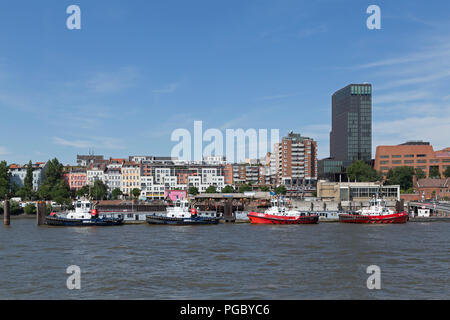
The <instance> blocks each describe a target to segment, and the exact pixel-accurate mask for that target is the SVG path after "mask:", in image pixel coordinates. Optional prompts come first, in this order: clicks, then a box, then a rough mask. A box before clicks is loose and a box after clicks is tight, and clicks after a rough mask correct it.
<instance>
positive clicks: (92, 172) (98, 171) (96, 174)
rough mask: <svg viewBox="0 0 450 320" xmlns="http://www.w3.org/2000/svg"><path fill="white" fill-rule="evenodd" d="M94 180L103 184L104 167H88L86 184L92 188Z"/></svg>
mask: <svg viewBox="0 0 450 320" xmlns="http://www.w3.org/2000/svg"><path fill="white" fill-rule="evenodd" d="M96 180H100V181H103V182H105V167H104V166H103V165H90V166H89V167H88V168H87V170H86V184H87V185H89V186H93V185H94V182H95V181H96Z"/></svg>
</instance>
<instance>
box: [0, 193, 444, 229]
mask: <svg viewBox="0 0 450 320" xmlns="http://www.w3.org/2000/svg"><path fill="white" fill-rule="evenodd" d="M275 198H280V197H276V196H275V197H274V196H273V195H271V194H270V192H253V193H251V192H247V193H234V194H220V193H211V194H206V193H205V194H199V195H196V196H191V197H188V198H187V199H186V202H187V203H189V204H190V206H191V207H192V208H195V209H196V210H197V211H198V214H199V215H200V216H204V217H217V218H220V222H221V223H248V222H249V219H248V216H247V215H248V213H250V212H263V211H265V210H267V209H268V208H270V206H271V199H275ZM283 199H285V201H286V204H287V206H288V207H289V208H292V209H293V210H298V211H299V212H303V213H308V214H317V215H319V221H320V222H338V221H339V214H341V213H346V212H355V211H357V210H361V209H363V208H365V207H368V206H369V205H370V199H369V198H358V199H357V200H352V201H335V200H330V199H327V200H323V199H317V198H315V199H295V198H292V199H289V198H285V197H283ZM91 202H92V208H95V209H96V210H97V211H98V212H99V213H100V214H101V215H105V216H108V217H115V218H123V223H124V224H143V223H146V219H147V216H149V215H160V214H163V213H165V212H166V211H167V208H170V207H172V206H173V205H174V204H173V202H171V201H162V200H161V201H154V202H151V203H149V202H146V201H140V200H137V199H134V200H97V201H95V200H94V201H91ZM42 204H44V205H47V206H51V202H47V203H46V202H42V201H41V202H38V203H36V206H38V207H39V205H42ZM2 207H5V201H3V202H2ZM6 207H7V208H8V209H7V211H8V212H7V214H6V215H5V213H4V212H2V216H3V218H4V221H5V225H9V224H10V219H11V217H12V219H27V218H29V219H39V217H37V216H36V215H37V214H38V213H37V214H25V213H23V214H14V215H12V216H11V213H10V211H11V210H10V201H8V205H7V206H6ZM44 207H45V206H44ZM386 207H387V208H389V209H392V210H395V211H397V212H400V211H405V212H407V213H408V214H409V221H410V222H445V221H449V222H450V202H416V201H408V202H405V201H404V200H402V199H401V200H396V199H388V200H386ZM41 210H42V211H45V213H43V215H44V216H46V215H48V214H49V212H48V210H46V209H41ZM64 210H66V209H65V208H63V207H58V206H55V207H52V212H54V213H59V212H61V213H63V212H64ZM38 211H39V210H38ZM41 220H42V218H41ZM39 224H45V222H43V221H41V223H39Z"/></svg>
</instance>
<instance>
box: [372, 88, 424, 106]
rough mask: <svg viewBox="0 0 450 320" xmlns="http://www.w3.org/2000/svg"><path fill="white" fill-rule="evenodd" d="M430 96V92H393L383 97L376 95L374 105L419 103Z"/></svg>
mask: <svg viewBox="0 0 450 320" xmlns="http://www.w3.org/2000/svg"><path fill="white" fill-rule="evenodd" d="M429 96H430V93H429V92H428V91H401V92H391V93H387V94H383V95H374V96H373V103H374V105H377V104H388V103H398V102H408V101H417V100H421V99H424V98H427V97H429Z"/></svg>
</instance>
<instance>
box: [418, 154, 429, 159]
mask: <svg viewBox="0 0 450 320" xmlns="http://www.w3.org/2000/svg"><path fill="white" fill-rule="evenodd" d="M426 156H427V155H426V154H418V155H416V157H417V158H425V157H426Z"/></svg>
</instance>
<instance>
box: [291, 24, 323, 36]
mask: <svg viewBox="0 0 450 320" xmlns="http://www.w3.org/2000/svg"><path fill="white" fill-rule="evenodd" d="M327 31H328V28H327V26H326V25H324V24H321V25H318V26H315V27H310V28H305V29H303V30H300V32H299V33H298V36H299V37H300V38H307V37H310V36H313V35H316V34H319V33H324V32H327Z"/></svg>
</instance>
